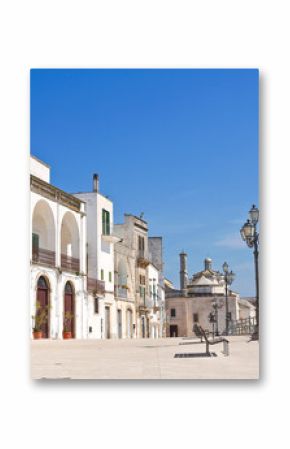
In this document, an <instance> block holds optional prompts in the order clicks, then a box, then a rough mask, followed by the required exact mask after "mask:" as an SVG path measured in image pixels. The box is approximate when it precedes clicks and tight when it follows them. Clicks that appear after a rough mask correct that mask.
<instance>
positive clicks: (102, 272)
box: [101, 269, 105, 281]
mask: <svg viewBox="0 0 290 449" xmlns="http://www.w3.org/2000/svg"><path fill="white" fill-rule="evenodd" d="M104 279H105V276H104V270H103V269H101V281H103V280H104Z"/></svg>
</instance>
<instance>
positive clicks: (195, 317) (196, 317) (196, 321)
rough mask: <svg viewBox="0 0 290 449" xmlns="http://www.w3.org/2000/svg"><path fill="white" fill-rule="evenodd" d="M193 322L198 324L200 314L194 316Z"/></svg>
mask: <svg viewBox="0 0 290 449" xmlns="http://www.w3.org/2000/svg"><path fill="white" fill-rule="evenodd" d="M193 322H194V323H198V313H194V314H193Z"/></svg>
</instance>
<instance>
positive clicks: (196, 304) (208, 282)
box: [165, 252, 253, 337]
mask: <svg viewBox="0 0 290 449" xmlns="http://www.w3.org/2000/svg"><path fill="white" fill-rule="evenodd" d="M179 256H180V289H176V288H175V287H174V286H173V285H172V284H171V283H170V282H168V281H165V298H166V335H167V336H168V337H191V336H195V332H194V330H193V329H194V325H195V324H200V325H201V326H202V327H203V328H204V329H206V330H208V331H209V332H214V333H217V334H219V335H222V334H225V332H226V283H225V278H224V275H223V274H222V273H220V272H219V271H217V270H214V269H213V267H212V260H211V259H210V258H206V259H205V260H204V268H203V270H202V271H200V272H197V273H194V274H193V275H192V276H191V277H188V270H187V254H186V253H184V252H182V253H181V254H180V255H179ZM227 296H228V314H229V315H228V320H229V322H235V321H237V320H239V319H240V318H241V316H243V318H244V317H246V316H247V317H248V316H250V315H251V316H252V314H253V310H252V309H253V306H252V305H249V306H248V305H247V304H246V303H245V302H244V301H241V300H240V296H239V294H238V293H237V292H234V291H233V290H231V289H228V295H227ZM213 315H214V318H215V323H214V329H213V322H212V319H211V317H213Z"/></svg>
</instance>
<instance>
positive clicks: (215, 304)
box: [209, 298, 223, 338]
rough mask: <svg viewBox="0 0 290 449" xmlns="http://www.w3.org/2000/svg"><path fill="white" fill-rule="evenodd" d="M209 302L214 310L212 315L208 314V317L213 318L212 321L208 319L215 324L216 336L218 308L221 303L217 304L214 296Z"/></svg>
mask: <svg viewBox="0 0 290 449" xmlns="http://www.w3.org/2000/svg"><path fill="white" fill-rule="evenodd" d="M211 304H212V308H213V310H214V313H213V314H212V315H211V314H210V315H209V319H210V320H211V319H212V320H213V321H210V322H213V323H215V325H216V329H215V334H216V336H217V337H218V336H219V315H218V310H219V309H221V308H222V307H223V304H219V303H218V301H217V298H214V299H213V300H212V302H211ZM213 338H214V335H213Z"/></svg>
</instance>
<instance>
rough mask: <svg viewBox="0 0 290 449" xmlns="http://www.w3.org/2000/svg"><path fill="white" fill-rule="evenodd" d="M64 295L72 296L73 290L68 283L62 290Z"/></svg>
mask: <svg viewBox="0 0 290 449" xmlns="http://www.w3.org/2000/svg"><path fill="white" fill-rule="evenodd" d="M64 291H65V293H68V294H69V295H72V294H73V288H72V285H71V283H70V282H67V283H66V284H65V289H64Z"/></svg>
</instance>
